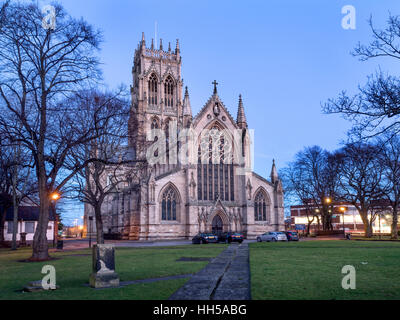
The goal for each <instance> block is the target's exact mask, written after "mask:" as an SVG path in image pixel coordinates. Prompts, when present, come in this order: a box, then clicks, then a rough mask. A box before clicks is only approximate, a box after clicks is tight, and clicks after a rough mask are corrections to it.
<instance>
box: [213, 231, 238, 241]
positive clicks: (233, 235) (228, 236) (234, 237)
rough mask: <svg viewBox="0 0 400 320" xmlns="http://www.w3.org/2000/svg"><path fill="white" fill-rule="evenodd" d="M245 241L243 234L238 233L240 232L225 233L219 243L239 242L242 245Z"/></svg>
mask: <svg viewBox="0 0 400 320" xmlns="http://www.w3.org/2000/svg"><path fill="white" fill-rule="evenodd" d="M243 240H244V236H243V234H241V233H238V232H224V233H221V234H220V235H219V236H218V241H219V242H226V243H231V242H239V243H242V242H243Z"/></svg>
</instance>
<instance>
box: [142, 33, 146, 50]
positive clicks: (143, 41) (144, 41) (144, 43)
mask: <svg viewBox="0 0 400 320" xmlns="http://www.w3.org/2000/svg"><path fill="white" fill-rule="evenodd" d="M142 46H143V47H145V46H146V40H145V39H144V32H142Z"/></svg>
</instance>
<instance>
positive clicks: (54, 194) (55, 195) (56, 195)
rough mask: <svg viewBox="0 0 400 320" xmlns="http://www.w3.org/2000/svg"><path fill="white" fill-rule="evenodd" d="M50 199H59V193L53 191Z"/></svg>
mask: <svg viewBox="0 0 400 320" xmlns="http://www.w3.org/2000/svg"><path fill="white" fill-rule="evenodd" d="M51 199H52V200H58V199H60V194H58V193H57V192H54V193H52V194H51Z"/></svg>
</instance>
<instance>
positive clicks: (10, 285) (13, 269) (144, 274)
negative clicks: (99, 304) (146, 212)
mask: <svg viewBox="0 0 400 320" xmlns="http://www.w3.org/2000/svg"><path fill="white" fill-rule="evenodd" d="M225 248H226V245H212V246H211V245H199V246H179V247H163V248H116V253H115V254H116V257H115V260H116V272H117V273H118V274H119V276H120V280H121V281H131V280H138V279H148V278H158V277H165V276H172V275H180V274H187V273H195V272H197V271H199V270H201V269H202V268H203V267H204V266H206V265H207V263H208V262H207V261H196V262H193V261H189V262H186V261H185V262H177V261H176V260H177V259H179V258H182V257H202V258H203V257H204V258H206V257H210V258H211V257H216V256H217V255H219V254H220V253H221V252H222V251H223V250H224V249H225ZM30 254H31V251H30V249H21V250H18V251H16V252H12V251H10V250H6V249H1V250H0V299H3V300H4V299H13V300H14V299H28V300H32V299H38V300H44V299H49V300H50V299H74V300H75V299H76V300H83V299H119V300H121V299H135V300H136V299H139V300H152V299H161V300H163V299H168V298H169V296H170V295H171V294H172V293H173V292H174V291H176V290H177V289H178V288H179V287H181V286H182V285H183V284H184V283H185V282H186V281H187V279H177V280H168V281H158V282H154V283H146V284H133V285H129V286H126V287H123V288H116V289H103V290H95V289H92V288H89V287H85V286H84V284H85V283H88V281H89V274H90V273H91V266H92V259H91V251H90V250H89V249H86V250H79V251H67V252H60V253H53V254H52V257H55V258H58V260H53V261H48V262H41V263H24V262H18V261H19V260H23V259H27V258H29V257H30ZM44 265H53V266H54V267H55V268H56V278H57V285H59V286H60V289H59V290H56V291H53V292H38V293H22V292H21V290H22V288H23V287H24V286H25V285H27V284H28V283H29V282H30V281H34V280H41V279H42V278H43V277H44V275H42V274H41V270H42V267H43V266H44Z"/></svg>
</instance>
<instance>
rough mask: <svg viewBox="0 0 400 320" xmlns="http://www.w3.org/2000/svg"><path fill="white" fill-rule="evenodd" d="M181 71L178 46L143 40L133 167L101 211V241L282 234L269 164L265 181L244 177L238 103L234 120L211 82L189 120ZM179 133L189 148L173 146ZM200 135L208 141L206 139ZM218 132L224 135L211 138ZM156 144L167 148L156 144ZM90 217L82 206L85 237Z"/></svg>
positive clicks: (279, 198)
mask: <svg viewBox="0 0 400 320" xmlns="http://www.w3.org/2000/svg"><path fill="white" fill-rule="evenodd" d="M181 68H182V57H181V52H180V46H179V41H178V40H177V43H176V47H175V49H174V50H171V45H170V44H169V45H168V48H166V49H165V48H164V47H163V43H162V40H161V41H160V44H159V48H155V47H154V42H153V40H152V43H151V46H146V41H145V37H144V34H143V35H142V40H141V41H140V42H139V44H138V47H137V49H136V51H135V55H134V64H133V68H132V75H133V84H132V86H131V95H132V108H131V115H130V119H129V124H128V126H129V148H130V151H131V155H132V157H133V158H134V159H135V160H138V162H137V163H136V164H135V165H132V166H127V167H126V172H127V174H129V177H130V179H129V180H128V182H126V183H124V184H123V186H120V187H118V189H116V190H115V192H113V193H112V194H111V195H109V196H108V197H107V199H106V201H105V202H104V203H103V206H102V219H103V224H104V233H105V234H106V235H107V234H108V235H113V236H115V237H117V238H120V239H129V240H156V239H191V238H192V237H193V236H194V235H196V234H197V233H199V232H214V233H219V232H226V231H233V232H235V231H237V232H242V233H244V235H245V236H246V237H247V238H248V239H255V238H256V236H257V235H259V234H262V233H264V232H266V231H278V230H283V229H284V208H283V190H282V184H281V181H280V179H279V176H278V173H277V170H276V167H275V162H274V163H273V164H272V169H271V175H270V179H269V180H268V179H265V178H263V177H261V176H259V175H257V174H256V173H254V172H252V171H251V169H248V168H251V165H252V164H251V161H252V156H251V154H250V152H251V145H252V139H251V135H250V133H249V132H250V130H249V128H248V124H247V120H246V116H245V108H244V104H243V100H242V97H241V96H239V102H238V107H237V108H238V110H237V117H236V119H234V118H233V117H232V115H231V114H230V113H229V111H228V109H227V108H226V107H225V105H224V103H223V102H222V99H221V98H220V97H219V95H218V87H217V85H218V83H217V82H216V81H214V82H213V86H214V91H213V93H212V95H211V97H210V98H209V99H208V101H207V102H206V103H205V105H204V106H203V107H202V109H201V110H200V112H199V113H198V114H197V115H193V114H192V108H191V104H190V98H189V91H188V89H187V87H186V88H185V91H183V90H184V89H183V79H182V75H181ZM171 127H175V128H176V130H175V131H174V130H171ZM185 129H186V130H187V131H190V132H191V136H192V137H193V136H194V141H195V142H194V143H191V144H188V147H187V148H186V149H184V148H183V142H185V138H184V139H183V140H182V139H180V138H179V139H174V138H176V135H179V134H180V133H181V132H184V131H185ZM151 132H156V134H151ZM203 132H208V133H209V134H208V136H206V139H204V137H203ZM219 132H224V134H220V135H219V136H218V135H217V138H215V137H211V136H212V134H214V133H219ZM237 132H239V134H237ZM149 133H150V134H149ZM258 134H262V133H260V132H258ZM228 136H231V137H228ZM233 136H235V137H236V138H233ZM149 137H150V139H149ZM159 137H160V139H159ZM238 137H239V138H238ZM187 139H188V138H186V140H187ZM162 140H164V141H165V142H166V143H165V147H162V144H160V145H157V144H155V143H156V142H158V143H160V142H161V141H162ZM238 140H239V141H238ZM204 142H205V143H204ZM221 145H223V146H224V147H225V146H228V148H225V149H224V148H222V147H221ZM155 146H158V147H157V148H156V147H155ZM224 150H228V151H229V152H225V151H224ZM176 153H179V154H180V155H182V153H183V157H182V156H181V157H179V156H177V155H176ZM150 158H151V159H150ZM149 159H150V160H149ZM154 159H156V161H154ZM157 159H158V160H162V161H157ZM177 159H178V160H177ZM182 159H186V160H188V161H181V160H182ZM190 160H193V161H190ZM132 170H133V171H132ZM135 171H136V174H132V172H135ZM128 172H129V173H128ZM107 179H108V177H106V178H105V179H104V183H107ZM90 216H93V212H92V210H91V207H90V206H88V205H85V217H84V221H85V230H87V231H89V226H88V221H89V219H88V217H90ZM94 230H95V223H93V226H92V232H94Z"/></svg>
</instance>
